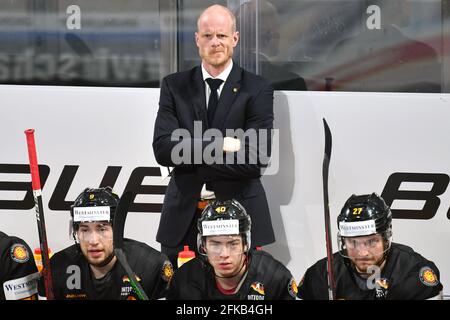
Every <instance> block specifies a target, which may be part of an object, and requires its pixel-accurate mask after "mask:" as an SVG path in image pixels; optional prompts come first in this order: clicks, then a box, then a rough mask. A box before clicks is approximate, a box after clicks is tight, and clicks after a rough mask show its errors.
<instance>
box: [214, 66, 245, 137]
mask: <svg viewBox="0 0 450 320" xmlns="http://www.w3.org/2000/svg"><path fill="white" fill-rule="evenodd" d="M241 76H242V69H241V68H240V67H239V66H238V65H237V64H236V63H233V68H232V69H231V72H230V75H229V76H228V79H227V81H225V84H224V85H223V89H222V92H221V93H220V97H219V104H218V105H217V110H216V113H215V114H214V119H213V122H212V125H211V127H213V128H217V129H222V126H223V124H224V122H225V120H226V118H227V115H228V114H229V112H230V110H231V107H232V104H233V102H234V100H235V99H236V97H237V95H238V93H239V90H240V88H241Z"/></svg>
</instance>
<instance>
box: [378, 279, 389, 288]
mask: <svg viewBox="0 0 450 320" xmlns="http://www.w3.org/2000/svg"><path fill="white" fill-rule="evenodd" d="M376 283H377V284H378V285H379V286H380V287H381V288H383V289H385V290H387V289H388V288H389V281H388V279H385V278H379V279H377V280H376Z"/></svg>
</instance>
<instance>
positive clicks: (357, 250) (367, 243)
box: [344, 234, 385, 272]
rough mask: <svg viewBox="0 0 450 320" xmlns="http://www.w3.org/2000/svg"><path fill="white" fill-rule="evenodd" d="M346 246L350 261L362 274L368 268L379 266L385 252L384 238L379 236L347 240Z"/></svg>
mask: <svg viewBox="0 0 450 320" xmlns="http://www.w3.org/2000/svg"><path fill="white" fill-rule="evenodd" d="M344 241H345V246H346V249H347V254H348V257H349V258H350V260H351V261H352V262H353V263H354V264H355V266H356V268H357V269H358V270H359V271H360V272H367V268H368V267H370V266H372V265H378V262H379V261H381V259H382V258H383V254H384V251H385V247H384V240H383V237H382V236H381V235H379V234H375V235H370V236H363V237H352V238H345V239H344Z"/></svg>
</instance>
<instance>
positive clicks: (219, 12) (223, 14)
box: [197, 4, 236, 32]
mask: <svg viewBox="0 0 450 320" xmlns="http://www.w3.org/2000/svg"><path fill="white" fill-rule="evenodd" d="M211 19H228V20H229V21H230V24H231V32H236V17H235V16H234V14H233V12H231V10H230V9H228V8H227V7H224V6H221V5H220V4H214V5H212V6H210V7H208V8H206V9H205V10H203V12H202V13H201V14H200V16H199V17H198V20H197V31H198V30H200V28H201V24H202V23H204V22H208V21H209V20H211Z"/></svg>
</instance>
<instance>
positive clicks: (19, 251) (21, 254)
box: [10, 243, 30, 263]
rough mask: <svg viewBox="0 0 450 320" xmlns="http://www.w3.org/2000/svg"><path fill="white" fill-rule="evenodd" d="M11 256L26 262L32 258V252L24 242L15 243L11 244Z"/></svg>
mask: <svg viewBox="0 0 450 320" xmlns="http://www.w3.org/2000/svg"><path fill="white" fill-rule="evenodd" d="M10 256H11V259H13V260H14V261H15V262H17V263H25V262H27V261H28V260H30V252H29V251H28V249H27V247H26V246H24V245H23V244H22V243H15V244H13V245H12V246H11V249H10Z"/></svg>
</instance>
